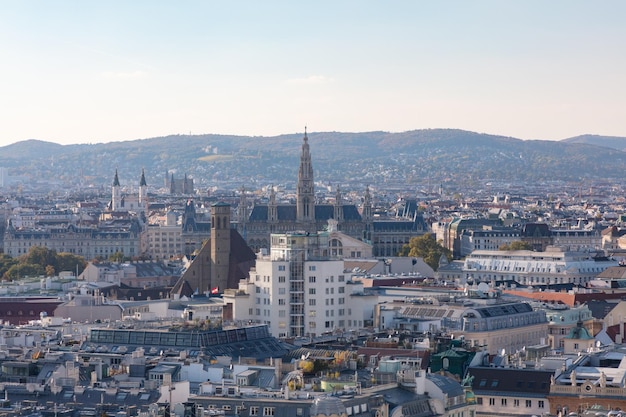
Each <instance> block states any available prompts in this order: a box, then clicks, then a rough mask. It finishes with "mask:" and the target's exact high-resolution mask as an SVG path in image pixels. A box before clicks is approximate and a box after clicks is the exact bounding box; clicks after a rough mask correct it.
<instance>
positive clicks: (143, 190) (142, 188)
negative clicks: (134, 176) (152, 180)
mask: <svg viewBox="0 0 626 417" xmlns="http://www.w3.org/2000/svg"><path fill="white" fill-rule="evenodd" d="M139 204H141V205H142V206H143V208H144V210H146V212H147V211H148V183H147V182H146V173H145V172H144V169H143V168H141V178H140V179H139Z"/></svg>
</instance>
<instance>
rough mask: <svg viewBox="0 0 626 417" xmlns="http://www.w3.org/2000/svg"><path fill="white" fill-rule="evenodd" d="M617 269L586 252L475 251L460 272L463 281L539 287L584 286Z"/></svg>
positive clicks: (559, 250)
mask: <svg viewBox="0 0 626 417" xmlns="http://www.w3.org/2000/svg"><path fill="white" fill-rule="evenodd" d="M616 265H618V262H617V261H616V260H614V259H610V258H606V257H595V256H593V254H592V253H589V252H566V251H563V250H561V249H559V248H556V247H548V250H546V251H545V252H535V251H528V250H517V251H494V250H476V251H474V252H472V253H471V254H470V255H469V256H467V258H466V259H465V263H464V265H463V269H462V270H463V275H464V278H465V279H466V280H470V279H471V280H474V281H477V280H478V281H481V282H488V283H491V284H493V285H498V284H500V283H504V282H512V281H514V282H517V283H519V284H521V285H534V286H537V285H539V286H540V285H550V284H585V283H587V282H589V281H591V280H592V279H594V278H595V276H596V275H598V274H599V273H600V272H602V271H604V270H605V269H606V268H608V267H611V266H616Z"/></svg>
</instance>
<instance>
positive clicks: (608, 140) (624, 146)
mask: <svg viewBox="0 0 626 417" xmlns="http://www.w3.org/2000/svg"><path fill="white" fill-rule="evenodd" d="M562 142H566V143H586V144H588V145H595V146H603V147H606V148H613V149H617V150H619V151H626V138H623V137H619V136H599V135H580V136H575V137H573V138H568V139H563V140H562Z"/></svg>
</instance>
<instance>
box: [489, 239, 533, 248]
mask: <svg viewBox="0 0 626 417" xmlns="http://www.w3.org/2000/svg"><path fill="white" fill-rule="evenodd" d="M498 250H533V245H531V244H530V243H528V242H523V241H521V240H515V241H513V242H511V243H505V244H504V245H501V246H500V247H499V248H498Z"/></svg>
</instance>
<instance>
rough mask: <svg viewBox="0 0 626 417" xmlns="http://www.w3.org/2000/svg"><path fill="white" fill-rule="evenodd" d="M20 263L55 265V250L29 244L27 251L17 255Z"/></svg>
mask: <svg viewBox="0 0 626 417" xmlns="http://www.w3.org/2000/svg"><path fill="white" fill-rule="evenodd" d="M19 261H20V263H21V264H32V265H41V268H42V269H43V268H45V267H46V265H52V266H53V267H55V268H56V266H57V252H56V251H55V250H51V249H48V248H46V247H45V246H31V248H30V249H29V250H28V253H27V254H25V255H22V256H20V257H19Z"/></svg>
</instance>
